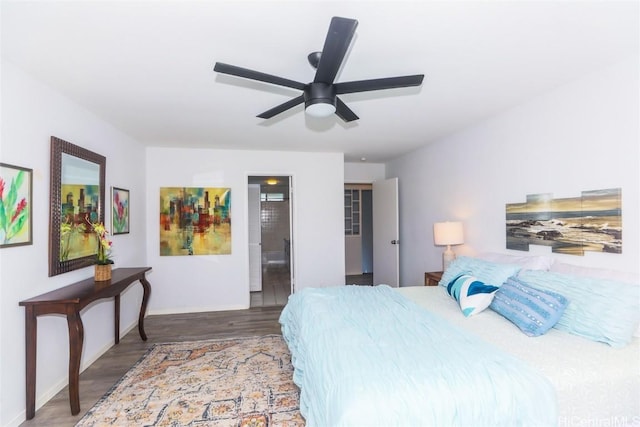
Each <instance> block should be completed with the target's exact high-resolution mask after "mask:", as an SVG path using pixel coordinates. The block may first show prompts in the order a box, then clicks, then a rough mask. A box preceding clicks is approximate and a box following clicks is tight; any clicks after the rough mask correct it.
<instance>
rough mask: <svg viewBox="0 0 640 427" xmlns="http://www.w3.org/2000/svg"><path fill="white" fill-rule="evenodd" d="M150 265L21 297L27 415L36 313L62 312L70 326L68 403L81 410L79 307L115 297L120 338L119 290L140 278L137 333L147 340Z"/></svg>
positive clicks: (31, 411) (31, 402)
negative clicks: (24, 336)
mask: <svg viewBox="0 0 640 427" xmlns="http://www.w3.org/2000/svg"><path fill="white" fill-rule="evenodd" d="M149 270H151V267H138V268H116V269H115V270H113V272H112V277H111V280H108V281H104V282H96V281H94V280H93V277H91V278H89V279H85V280H82V281H80V282H77V283H74V284H72V285H69V286H65V287H63V288H60V289H56V290H53V291H51V292H47V293H46V294H42V295H39V296H37V297H33V298H30V299H28V300H24V301H20V305H21V306H24V308H25V334H26V361H27V364H26V375H27V379H26V381H27V419H28V420H30V419H32V418H33V417H34V416H35V413H36V349H37V342H38V321H37V317H38V316H41V315H43V314H63V315H66V316H67V325H68V328H69V404H70V405H71V414H73V415H76V414H77V413H79V412H80V387H79V380H80V358H81V356H82V343H83V341H84V327H83V326H82V319H81V318H80V311H81V310H82V309H83V308H84V307H86V306H87V305H88V304H90V303H91V302H93V301H96V300H99V299H103V298H110V297H115V325H114V326H115V341H116V344H118V343H119V342H120V294H121V293H122V292H123V291H124V290H125V289H127V288H128V287H129V285H131V284H132V283H134V282H136V281H140V283H141V284H142V287H143V295H142V304H141V306H140V316H139V317H138V331H139V332H140V337H141V338H142V339H143V340H144V341H146V340H147V334H145V332H144V315H145V312H146V310H147V303H148V302H149V294H150V293H151V285H150V284H149V282H148V281H147V279H146V277H145V273H146V272H147V271H149Z"/></svg>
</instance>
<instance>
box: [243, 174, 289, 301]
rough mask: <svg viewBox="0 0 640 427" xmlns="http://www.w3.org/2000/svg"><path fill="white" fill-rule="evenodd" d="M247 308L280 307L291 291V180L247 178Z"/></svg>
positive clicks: (270, 177) (287, 177)
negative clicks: (248, 304) (248, 299)
mask: <svg viewBox="0 0 640 427" xmlns="http://www.w3.org/2000/svg"><path fill="white" fill-rule="evenodd" d="M248 195H249V196H248V197H249V200H248V214H249V288H250V295H251V297H250V301H251V304H250V306H251V307H268V306H284V305H285V304H286V303H287V299H288V298H289V295H290V294H291V292H292V289H291V288H292V286H291V284H292V283H293V269H292V262H291V261H292V260H291V241H292V239H291V233H292V227H291V177H290V176H272V175H269V176H249V178H248Z"/></svg>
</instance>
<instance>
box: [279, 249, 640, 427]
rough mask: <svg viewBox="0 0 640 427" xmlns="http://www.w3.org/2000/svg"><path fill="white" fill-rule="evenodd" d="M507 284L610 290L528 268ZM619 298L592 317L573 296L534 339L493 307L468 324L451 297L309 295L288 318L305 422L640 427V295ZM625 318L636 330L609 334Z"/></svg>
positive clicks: (365, 292) (286, 331) (444, 291)
mask: <svg viewBox="0 0 640 427" xmlns="http://www.w3.org/2000/svg"><path fill="white" fill-rule="evenodd" d="M473 262H476V261H473ZM483 263H484V264H483V265H484V266H487V265H489V266H490V267H491V268H489V270H490V271H480V272H479V273H480V276H483V277H484V279H483V280H485V281H487V282H489V283H485V284H486V285H487V286H493V285H492V284H491V282H492V281H493V282H496V281H498V282H500V281H501V280H502V281H504V282H506V283H507V284H508V283H509V282H508V281H509V280H512V278H509V279H506V278H504V277H501V276H500V274H497V273H496V271H495V268H494V269H492V268H493V267H495V263H489V262H486V261H483ZM472 269H473V268H472ZM501 269H502V267H498V270H501ZM476 270H477V268H476ZM480 270H482V269H480ZM477 272H478V271H475V273H477ZM446 273H447V272H445V276H447V274H446ZM452 274H453V273H452ZM502 275H508V276H514V277H522V278H523V279H522V280H527V282H528V283H535V284H536V285H537V288H538V289H542V288H544V287H545V286H547V285H548V282H553V280H548V277H549V276H550V277H552V278H556V277H560V278H562V279H563V280H565V281H566V279H567V278H568V277H569V278H571V280H573V281H574V282H575V284H576V285H577V286H578V287H577V288H576V289H578V290H579V291H580V292H581V293H588V292H592V291H593V289H596V291H594V292H596V293H598V292H599V291H598V290H597V288H595V287H596V286H600V285H602V284H603V282H602V280H601V279H598V280H596V281H591V282H590V281H589V279H587V280H586V281H585V280H583V279H582V278H578V276H568V275H563V274H561V273H553V272H535V271H529V270H526V271H522V270H521V268H520V267H517V268H516V267H512V268H511V269H509V271H502ZM492 276H496V277H492ZM540 277H542V278H543V279H544V280H542V281H540V280H541V279H540ZM448 279H449V278H447V277H443V280H445V282H443V283H442V284H443V285H446V284H447V283H446V280H448ZM574 279H575V280H574ZM536 280H538V282H536ZM604 284H606V285H610V287H613V288H611V289H614V288H615V287H614V284H611V283H608V282H606V281H605V282H604ZM497 285H498V286H497V287H498V288H500V287H501V285H503V283H502V282H500V283H497ZM569 285H570V284H569ZM569 285H567V284H566V283H565V282H562V286H569ZM548 286H550V288H553V284H552V285H548ZM505 288H506V286H505ZM592 288H593V289H592ZM607 289H609V288H607ZM621 289H623V292H621V291H620V289H615V291H616V292H613V293H616V294H623V295H622V296H621V297H619V296H617V295H614V296H612V295H611V292H608V291H605V292H604V293H603V296H598V295H595V296H591V295H589V297H590V298H589V301H590V302H589V303H588V304H586V305H587V306H586V308H585V307H584V305H585V304H582V305H581V302H580V299H581V298H582V297H581V295H579V294H574V293H572V292H575V290H573V291H572V290H570V289H569V290H566V291H565V293H567V294H569V295H571V298H570V299H571V300H573V302H571V303H569V302H567V306H566V310H565V311H563V313H562V316H565V317H562V316H560V318H559V320H557V319H556V322H557V324H556V325H554V327H553V328H550V329H548V330H545V331H544V333H541V334H539V336H536V337H531V336H528V335H526V334H525V333H523V330H521V329H519V327H517V326H516V325H515V324H514V323H512V322H511V321H509V320H507V318H505V317H503V315H501V314H498V312H497V311H494V310H493V309H491V308H490V307H489V306H488V307H489V308H486V309H483V310H481V312H478V313H474V314H472V315H470V316H465V315H463V314H462V312H461V302H460V301H457V300H456V299H455V298H453V297H452V296H451V295H450V293H449V290H448V288H447V286H437V287H422V286H421V287H409V288H400V289H392V288H389V287H388V286H385V285H379V286H374V287H362V286H340V287H335V288H322V289H305V290H303V291H301V292H298V293H296V294H294V295H292V296H291V297H290V300H289V303H288V304H287V306H286V307H285V309H284V310H283V313H282V316H281V323H282V331H283V336H284V338H285V340H286V341H287V344H288V345H289V348H290V350H291V354H292V362H293V365H294V368H295V371H294V381H295V382H296V384H297V385H298V386H299V387H300V389H301V395H300V408H301V413H302V414H303V416H304V417H305V419H306V421H307V425H308V426H309V427H313V426H364V425H378V426H392V425H396V426H419V425H436V426H442V425H446V426H453V425H460V426H468V425H473V426H481V425H487V426H489V425H490V426H499V425H504V426H512V425H522V426H525V425H560V426H573V425H576V426H579V425H589V426H593V425H621V426H623V425H640V341H639V339H638V338H637V337H633V331H634V330H635V328H637V327H638V321H640V310H639V309H638V304H640V302H639V301H638V296H637V295H639V294H638V293H637V292H638V291H639V290H640V288H639V287H637V286H635V287H628V288H621ZM563 290H564V288H563ZM627 291H628V293H626V294H625V292H627ZM501 292H502V291H501ZM505 292H506V291H505ZM545 292H550V291H549V290H545ZM618 297H619V299H620V301H623V302H619V301H617V300H615V298H618ZM612 298H613V299H612ZM630 298H631V301H629V299H630ZM634 298H635V301H633V299H634ZM599 299H602V300H603V301H605V303H604V305H605V306H606V307H613V309H611V310H609V309H608V308H606V309H605V310H607V311H608V312H610V313H604V314H600V315H599V316H598V318H595V319H589V320H588V321H587V324H588V323H589V322H590V321H595V322H596V323H598V324H597V325H595V326H593V325H588V326H590V328H589V330H588V331H587V332H586V335H593V337H595V338H593V337H586V336H585V335H580V333H581V331H583V330H582V329H581V328H584V325H583V322H582V320H581V318H582V317H587V318H589V316H588V311H589V309H591V308H592V307H591V305H594V303H593V302H592V301H593V300H596V302H597V300H599ZM474 303H475V302H474ZM600 305H601V304H600V302H597V303H595V309H597V310H600V312H602V310H603V309H602V307H601V306H600ZM576 310H577V311H576ZM576 313H577V314H576ZM620 313H623V314H624V313H626V314H625V316H627V317H628V319H627V320H628V321H627V323H628V325H626V326H625V327H624V328H620V327H619V323H620V321H618V320H616V322H617V323H618V324H616V325H615V326H614V327H609V326H607V325H608V323H610V322H609V320H607V318H608V316H613V317H614V318H616V316H619V315H620ZM572 317H573V318H576V317H577V318H578V319H579V320H580V321H578V322H576V321H575V319H573V318H572ZM616 319H617V318H616ZM563 322H564V325H563V324H562V323H563ZM567 325H568V326H567ZM631 327H633V330H631V332H629V328H631ZM562 328H565V330H562ZM567 328H568V329H567ZM572 328H573V329H575V330H573V331H572V330H570V329H572ZM623 335H624V336H623ZM627 335H629V336H628V337H627ZM607 341H609V342H607Z"/></svg>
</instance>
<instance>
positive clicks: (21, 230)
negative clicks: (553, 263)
mask: <svg viewBox="0 0 640 427" xmlns="http://www.w3.org/2000/svg"><path fill="white" fill-rule="evenodd" d="M32 181H33V170H32V169H27V168H23V167H20V166H13V165H8V164H6V163H0V248H5V247H8V246H20V245H31V244H33V240H32V221H33V219H32V218H33V217H32V215H31V206H32V202H31V194H32V190H33V188H32V185H33V184H32Z"/></svg>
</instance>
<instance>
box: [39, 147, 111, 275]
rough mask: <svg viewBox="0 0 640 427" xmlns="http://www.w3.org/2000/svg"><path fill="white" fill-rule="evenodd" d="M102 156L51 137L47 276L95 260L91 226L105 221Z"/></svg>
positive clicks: (103, 164)
mask: <svg viewBox="0 0 640 427" xmlns="http://www.w3.org/2000/svg"><path fill="white" fill-rule="evenodd" d="M105 165H106V159H105V157H104V156H101V155H99V154H96V153H94V152H92V151H89V150H86V149H84V148H82V147H78V146H77V145H74V144H71V143H69V142H66V141H63V140H61V139H59V138H56V137H51V200H50V209H51V218H50V237H49V252H50V258H49V276H54V275H57V274H61V273H65V272H67V271H71V270H75V269H78V268H82V267H86V266H88V265H91V264H93V263H94V262H95V255H96V252H97V247H98V242H97V239H96V236H95V234H94V233H93V232H92V229H91V225H90V224H92V223H96V222H104V213H103V209H102V207H103V206H104V192H105V190H104V188H105V185H104V180H105Z"/></svg>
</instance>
